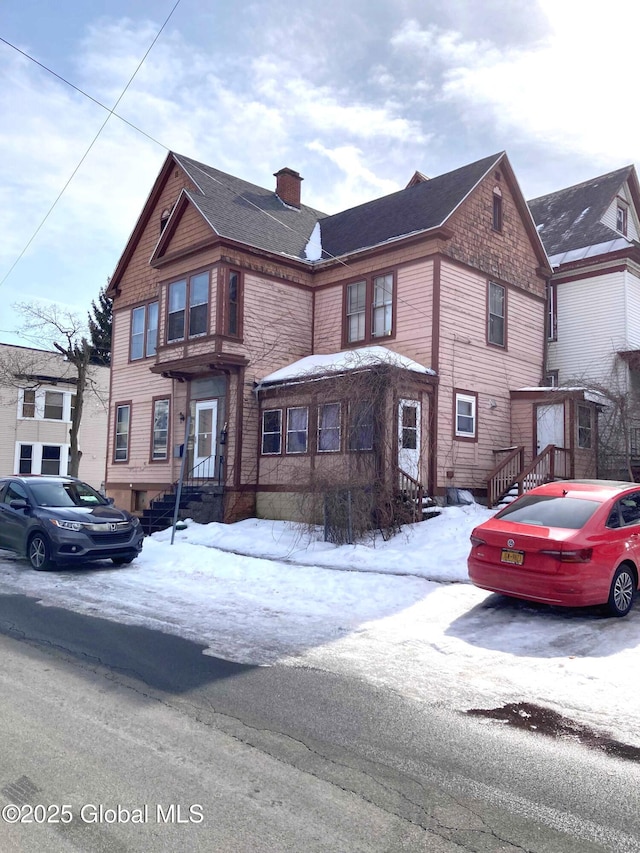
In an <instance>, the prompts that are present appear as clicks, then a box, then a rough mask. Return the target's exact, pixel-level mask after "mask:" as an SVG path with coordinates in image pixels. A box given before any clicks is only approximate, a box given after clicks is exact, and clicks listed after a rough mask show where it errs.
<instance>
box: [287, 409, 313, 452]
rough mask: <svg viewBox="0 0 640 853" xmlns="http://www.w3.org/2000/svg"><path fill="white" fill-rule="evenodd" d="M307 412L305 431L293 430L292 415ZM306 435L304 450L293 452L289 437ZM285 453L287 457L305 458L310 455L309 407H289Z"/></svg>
mask: <svg viewBox="0 0 640 853" xmlns="http://www.w3.org/2000/svg"><path fill="white" fill-rule="evenodd" d="M300 411H304V412H306V416H307V417H306V421H305V426H304V429H292V428H291V413H292V412H300ZM300 433H302V434H304V450H291V447H290V442H289V436H293V435H298V434H300ZM284 452H285V454H286V455H287V456H304V455H305V454H308V453H309V406H287V417H286V421H285V444H284Z"/></svg>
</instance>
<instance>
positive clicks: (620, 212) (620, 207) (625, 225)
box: [616, 198, 629, 237]
mask: <svg viewBox="0 0 640 853" xmlns="http://www.w3.org/2000/svg"><path fill="white" fill-rule="evenodd" d="M621 219H622V223H620V220H621ZM620 224H622V227H620ZM616 231H618V232H619V233H620V234H623V235H624V236H625V237H626V236H627V235H628V232H629V205H628V204H627V202H626V201H624V200H623V199H620V198H619V199H618V201H617V206H616Z"/></svg>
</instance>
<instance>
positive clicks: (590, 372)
mask: <svg viewBox="0 0 640 853" xmlns="http://www.w3.org/2000/svg"><path fill="white" fill-rule="evenodd" d="M529 208H530V210H531V213H532V215H533V218H534V220H535V222H536V225H537V228H538V233H539V234H540V237H541V238H542V242H543V243H544V246H545V249H546V250H547V254H548V256H549V260H550V261H551V265H552V267H553V277H552V279H551V282H550V283H549V291H548V314H547V338H548V343H547V346H548V349H547V359H546V376H547V382H548V384H551V385H559V386H561V387H562V386H567V385H578V384H579V385H583V386H589V387H591V388H592V389H596V390H598V389H599V390H601V391H602V392H603V393H604V396H605V397H606V398H608V399H609V400H610V401H612V403H611V404H610V405H608V406H607V407H605V409H603V415H602V417H601V418H600V424H599V427H600V437H601V439H603V440H602V441H601V448H602V449H603V450H605V452H606V453H609V458H608V459H605V460H603V464H602V465H601V466H600V469H599V473H600V475H601V476H605V475H606V476H624V477H625V478H626V477H629V476H632V477H634V478H636V479H637V478H638V476H640V242H639V238H640V184H639V183H638V176H637V173H636V170H635V168H634V166H626V167H624V168H623V169H618V170H617V171H615V172H609V173H608V174H606V175H601V176H600V177H597V178H593V179H591V180H589V181H585V182H583V183H581V184H577V185H575V186H572V187H568V188H567V189H564V190H559V191H558V192H555V193H551V194H550V195H546V196H542V197H540V198H537V199H533V200H532V201H530V202H529ZM615 401H618V402H615ZM579 417H580V413H578V418H579ZM584 417H585V418H586V412H585V413H584ZM576 428H577V430H578V434H580V430H581V428H582V427H581V424H580V423H578V424H577V425H576ZM585 428H586V420H585ZM589 428H590V427H589Z"/></svg>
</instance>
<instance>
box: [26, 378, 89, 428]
mask: <svg viewBox="0 0 640 853" xmlns="http://www.w3.org/2000/svg"><path fill="white" fill-rule="evenodd" d="M74 400H75V394H74V393H73V392H72V391H60V390H59V389H58V388H46V387H42V388H20V390H19V393H18V418H19V419H20V420H31V419H34V420H38V421H63V422H66V423H71V411H72V408H73V402H74Z"/></svg>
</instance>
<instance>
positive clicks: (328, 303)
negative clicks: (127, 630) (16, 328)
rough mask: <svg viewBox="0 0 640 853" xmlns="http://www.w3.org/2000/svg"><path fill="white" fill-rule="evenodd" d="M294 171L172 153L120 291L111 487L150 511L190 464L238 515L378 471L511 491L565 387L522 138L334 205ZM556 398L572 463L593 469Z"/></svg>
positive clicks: (392, 485) (117, 284)
mask: <svg viewBox="0 0 640 853" xmlns="http://www.w3.org/2000/svg"><path fill="white" fill-rule="evenodd" d="M275 177H276V186H275V189H274V190H268V189H264V188H261V187H258V186H255V185H253V184H250V183H247V182H245V181H242V180H240V179H239V178H236V177H233V176H231V175H228V174H225V173H223V172H220V171H218V170H216V169H213V168H211V167H209V166H206V165H204V164H202V163H198V162H196V161H194V160H191V159H189V158H187V157H183V156H180V155H177V154H169V156H168V157H167V159H166V162H165V164H164V166H163V168H162V170H161V172H160V174H159V176H158V178H157V180H156V182H155V185H154V187H153V189H152V191H151V194H150V196H149V199H148V200H147V203H146V204H145V206H144V209H143V211H142V214H141V216H140V218H139V220H138V223H137V225H136V227H135V229H134V231H133V233H132V235H131V238H130V240H129V242H128V244H127V247H126V249H125V251H124V254H123V255H122V258H121V259H120V261H119V263H118V265H117V268H116V270H115V273H114V275H113V278H112V280H111V283H110V288H109V295H110V296H112V297H113V300H114V302H113V322H114V328H113V353H112V386H111V416H110V439H109V454H108V456H109V461H108V466H107V488H108V491H109V493H110V494H111V495H113V496H114V497H115V498H116V500H117V502H118V503H119V504H120V505H123V506H130V507H131V508H132V509H134V510H136V509H138V510H140V509H143V508H144V507H145V506H146V505H147V503H148V502H149V500H150V499H151V498H153V497H154V496H155V495H156V494H158V493H160V492H162V491H169V490H170V489H171V488H172V485H173V484H174V483H175V482H176V480H177V479H178V476H179V473H180V469H181V466H182V467H183V468H184V470H185V471H186V472H187V474H188V475H189V479H190V481H191V482H194V481H195V482H199V483H202V484H204V483H213V484H217V487H218V491H219V494H220V497H219V500H220V507H221V509H220V514H219V515H220V517H221V518H224V519H225V520H232V519H235V518H240V517H243V516H247V515H251V514H254V513H257V514H259V515H263V516H266V517H274V518H275V517H282V518H292V517H296V516H300V515H301V514H304V510H303V506H304V498H305V496H306V495H308V494H309V493H310V492H316V491H318V489H320V490H323V489H331V488H339V487H348V486H351V485H353V486H354V487H355V486H358V487H361V488H363V489H366V487H367V483H369V484H375V485H376V488H377V489H380V490H382V491H383V492H385V494H386V495H387V496H389V495H391V496H393V495H394V494H395V493H397V492H400V493H401V494H402V495H404V496H405V497H406V495H407V494H409V495H411V496H413V497H415V496H416V495H417V493H418V491H419V492H422V491H423V490H424V492H426V493H427V494H428V495H430V496H431V497H434V498H436V499H441V500H444V499H445V497H446V495H447V493H448V490H449V489H468V490H472V491H473V492H474V493H476V494H478V495H479V496H484V495H487V494H489V495H490V499H491V500H492V501H493V500H494V499H495V497H496V489H497V490H498V491H502V490H504V488H506V485H507V480H511V481H513V480H514V479H517V477H518V476H519V475H521V474H522V473H523V471H524V470H525V468H526V467H527V465H528V464H529V463H530V462H531V460H533V459H534V457H536V455H537V452H538V451H537V442H538V438H539V437H538V427H539V424H540V423H543V420H544V419H543V418H537V415H536V412H537V408H536V407H538V406H539V407H541V411H543V410H544V407H545V406H547V405H548V403H549V395H550V393H551V392H550V391H549V390H548V389H545V388H542V387H541V386H542V378H543V372H544V358H545V321H546V286H547V281H548V279H549V278H550V275H551V268H550V266H549V263H548V259H547V255H546V253H545V250H544V247H543V245H542V243H541V240H540V237H539V235H538V233H537V230H536V227H535V224H534V222H533V219H532V217H531V214H530V212H529V209H528V207H527V204H526V202H525V200H524V198H523V197H522V194H521V191H520V189H519V186H518V183H517V180H516V178H515V176H514V174H513V171H512V168H511V166H510V164H509V160H508V158H507V156H506V154H504V153H501V154H496V155H493V156H491V157H487V158H485V159H483V160H480V161H478V162H475V163H472V164H470V165H467V166H464V167H462V168H460V169H456V170H454V171H452V172H449V173H447V174H445V175H440V176H439V177H436V178H432V179H426V178H425V177H424V176H423V175H421V174H420V173H418V172H417V173H416V174H415V175H414V177H413V178H412V179H411V181H410V182H409V184H408V186H407V187H406V188H405V189H404V190H401V191H399V192H396V193H392V194H391V195H388V196H385V197H383V198H380V199H376V200H374V201H371V202H368V203H367V204H362V205H359V206H357V207H355V208H352V209H350V210H346V211H343V212H341V213H337V214H335V215H331V216H327V215H325V214H322V213H320V212H318V211H316V210H314V209H312V208H310V207H308V206H306V205H304V204H302V202H301V184H302V179H301V177H300V176H299V175H298V173H297V172H294V171H293V170H291V169H282V170H281V171H280V172H278V173H276V176H275ZM558 401H559V402H560V403H561V405H562V407H563V416H564V418H565V422H566V425H567V436H569V438H567V439H566V440H564V439H563V442H562V447H563V448H564V454H565V455H564V456H563V471H565V472H566V473H567V474H581V473H586V472H587V471H588V469H589V468H590V466H592V463H593V454H590V453H587V452H584V453H582V454H580V453H575V452H574V451H575V449H576V448H575V447H574V443H573V439H572V436H573V435H574V420H575V405H574V404H575V400H574V398H573V396H572V395H571V394H566V395H562V397H561V398H560V397H556V398H555V400H554V402H558ZM187 426H189V427H190V429H189V430H187ZM501 460H502V469H501V473H500V474H499V475H496V473H495V469H496V465H497V464H498V463H500V462H501ZM507 460H508V461H507ZM551 464H553V462H552V463H551ZM496 476H497V480H496ZM492 478H493V482H492ZM496 483H499V485H496Z"/></svg>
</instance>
